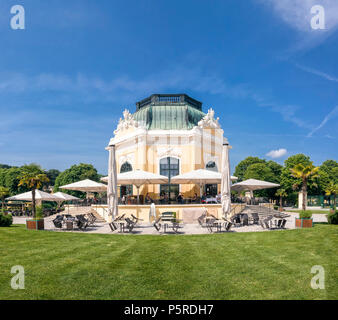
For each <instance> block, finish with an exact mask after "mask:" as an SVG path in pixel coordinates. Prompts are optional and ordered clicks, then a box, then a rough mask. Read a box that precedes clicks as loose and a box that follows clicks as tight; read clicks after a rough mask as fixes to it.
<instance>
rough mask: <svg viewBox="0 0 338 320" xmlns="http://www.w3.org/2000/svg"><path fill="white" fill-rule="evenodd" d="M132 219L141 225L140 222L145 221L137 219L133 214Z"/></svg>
mask: <svg viewBox="0 0 338 320" xmlns="http://www.w3.org/2000/svg"><path fill="white" fill-rule="evenodd" d="M131 219H132V221H133V222H134V223H135V224H136V223H139V222H140V221H143V219H140V218H137V217H135V216H134V215H133V214H131Z"/></svg>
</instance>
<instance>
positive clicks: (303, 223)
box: [295, 218, 313, 228]
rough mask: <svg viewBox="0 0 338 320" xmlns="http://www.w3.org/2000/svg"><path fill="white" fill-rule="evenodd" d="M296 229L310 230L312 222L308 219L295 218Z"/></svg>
mask: <svg viewBox="0 0 338 320" xmlns="http://www.w3.org/2000/svg"><path fill="white" fill-rule="evenodd" d="M295 223H296V224H295V225H296V228H312V227H313V220H312V218H310V219H306V218H304V219H302V218H296V220H295Z"/></svg>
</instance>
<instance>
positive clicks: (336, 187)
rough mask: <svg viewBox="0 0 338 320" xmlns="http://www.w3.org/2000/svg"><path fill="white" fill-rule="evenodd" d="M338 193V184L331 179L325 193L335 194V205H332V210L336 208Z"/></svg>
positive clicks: (328, 194)
mask: <svg viewBox="0 0 338 320" xmlns="http://www.w3.org/2000/svg"><path fill="white" fill-rule="evenodd" d="M337 193H338V184H336V183H334V182H333V181H331V182H330V183H329V185H328V186H327V187H326V189H325V194H326V195H327V196H331V195H332V196H333V207H332V209H333V210H332V211H335V210H336V196H337Z"/></svg>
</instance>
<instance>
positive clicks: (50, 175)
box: [46, 169, 61, 186]
mask: <svg viewBox="0 0 338 320" xmlns="http://www.w3.org/2000/svg"><path fill="white" fill-rule="evenodd" d="M60 173H61V172H60V171H59V170H57V169H50V170H48V171H46V175H47V177H48V179H49V182H48V186H54V185H55V180H56V178H57V177H58V176H59V175H60Z"/></svg>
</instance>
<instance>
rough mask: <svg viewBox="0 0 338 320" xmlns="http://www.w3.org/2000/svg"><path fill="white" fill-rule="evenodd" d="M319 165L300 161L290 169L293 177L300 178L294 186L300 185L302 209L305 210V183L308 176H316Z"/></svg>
mask: <svg viewBox="0 0 338 320" xmlns="http://www.w3.org/2000/svg"><path fill="white" fill-rule="evenodd" d="M318 170H319V167H315V166H314V165H313V164H312V162H311V164H309V165H306V166H305V165H303V164H302V163H298V164H296V165H295V166H294V167H293V168H291V169H290V171H291V174H292V176H293V177H295V178H297V179H300V180H301V183H296V184H295V186H299V184H301V185H302V187H301V190H302V196H303V204H302V209H303V210H306V193H307V184H308V180H309V178H310V177H312V178H315V177H317V176H318Z"/></svg>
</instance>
